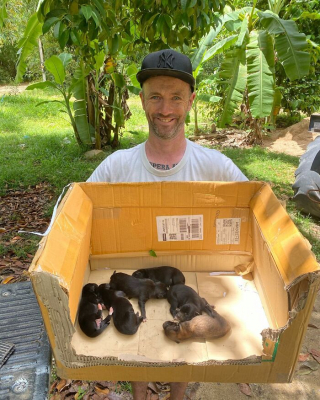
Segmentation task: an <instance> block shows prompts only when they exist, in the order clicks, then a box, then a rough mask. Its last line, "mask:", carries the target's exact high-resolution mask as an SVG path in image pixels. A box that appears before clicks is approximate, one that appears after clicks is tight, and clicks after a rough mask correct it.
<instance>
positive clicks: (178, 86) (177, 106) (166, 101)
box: [140, 76, 195, 139]
mask: <svg viewBox="0 0 320 400" xmlns="http://www.w3.org/2000/svg"><path fill="white" fill-rule="evenodd" d="M140 97H141V101H142V106H143V109H144V111H145V113H146V116H147V119H148V123H149V130H150V134H154V135H155V136H157V137H159V138H161V139H172V138H174V137H176V136H177V135H178V134H179V133H180V134H181V133H182V134H183V135H184V123H185V119H186V116H187V113H188V111H190V110H191V106H192V103H193V100H194V98H195V93H191V90H190V85H189V84H188V83H186V82H184V81H182V80H181V79H178V78H173V77H170V76H155V77H152V78H149V79H148V80H146V81H145V82H144V84H143V90H142V92H141V93H140Z"/></svg>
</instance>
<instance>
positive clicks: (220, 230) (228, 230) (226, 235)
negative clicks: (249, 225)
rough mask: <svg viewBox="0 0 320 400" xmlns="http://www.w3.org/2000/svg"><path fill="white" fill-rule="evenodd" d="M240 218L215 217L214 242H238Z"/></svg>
mask: <svg viewBox="0 0 320 400" xmlns="http://www.w3.org/2000/svg"><path fill="white" fill-rule="evenodd" d="M240 228H241V218H219V219H216V229H217V230H216V244H240Z"/></svg>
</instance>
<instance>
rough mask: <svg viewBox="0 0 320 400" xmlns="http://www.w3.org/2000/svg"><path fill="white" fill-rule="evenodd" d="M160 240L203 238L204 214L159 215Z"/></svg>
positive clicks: (158, 230)
mask: <svg viewBox="0 0 320 400" xmlns="http://www.w3.org/2000/svg"><path fill="white" fill-rule="evenodd" d="M157 232H158V240H159V242H173V241H186V240H203V215H174V216H163V217H157Z"/></svg>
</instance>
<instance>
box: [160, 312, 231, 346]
mask: <svg viewBox="0 0 320 400" xmlns="http://www.w3.org/2000/svg"><path fill="white" fill-rule="evenodd" d="M213 313H214V317H210V316H209V315H198V316H196V317H194V318H192V320H191V321H185V322H178V323H177V322H173V321H166V322H164V324H163V325H162V327H163V329H164V333H165V335H166V336H167V337H168V338H169V339H171V340H173V341H175V342H176V343H180V341H181V340H186V339H191V338H201V339H206V340H210V339H216V338H219V337H222V336H224V335H225V334H226V333H228V332H229V331H230V329H231V326H230V324H229V322H228V321H227V320H226V319H225V318H223V317H222V316H221V315H220V314H218V313H217V312H216V311H214V310H213Z"/></svg>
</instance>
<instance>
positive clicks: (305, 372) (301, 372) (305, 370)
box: [297, 368, 313, 375]
mask: <svg viewBox="0 0 320 400" xmlns="http://www.w3.org/2000/svg"><path fill="white" fill-rule="evenodd" d="M312 372H313V371H312V369H308V368H302V369H299V371H298V372H297V375H309V374H311V373H312Z"/></svg>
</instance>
